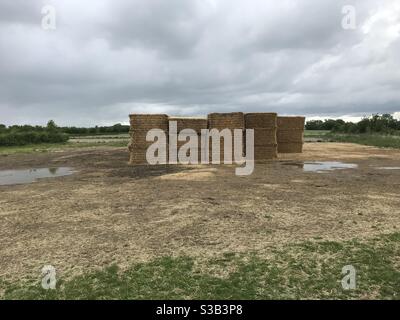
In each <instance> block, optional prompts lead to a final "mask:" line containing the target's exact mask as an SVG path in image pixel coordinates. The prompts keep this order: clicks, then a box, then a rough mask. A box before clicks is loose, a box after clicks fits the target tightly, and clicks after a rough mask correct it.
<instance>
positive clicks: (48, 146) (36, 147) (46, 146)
mask: <svg viewBox="0 0 400 320" xmlns="http://www.w3.org/2000/svg"><path fill="white" fill-rule="evenodd" d="M128 143H129V139H128V138H126V136H125V135H122V136H120V137H118V136H117V137H112V138H110V137H107V138H99V137H90V138H88V137H85V138H80V137H79V138H78V137H76V138H71V139H70V140H69V141H68V142H67V143H42V144H31V145H24V146H15V147H14V146H13V147H3V146H0V155H7V154H15V153H33V152H52V151H62V150H70V149H79V148H92V147H126V146H127V145H128Z"/></svg>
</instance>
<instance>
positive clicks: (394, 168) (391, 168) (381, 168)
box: [375, 167, 400, 170]
mask: <svg viewBox="0 0 400 320" xmlns="http://www.w3.org/2000/svg"><path fill="white" fill-rule="evenodd" d="M375 169H378V170H400V167H377V168H375Z"/></svg>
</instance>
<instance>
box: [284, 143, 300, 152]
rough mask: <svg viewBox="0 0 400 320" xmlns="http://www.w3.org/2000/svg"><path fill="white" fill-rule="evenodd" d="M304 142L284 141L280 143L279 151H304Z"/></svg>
mask: <svg viewBox="0 0 400 320" xmlns="http://www.w3.org/2000/svg"><path fill="white" fill-rule="evenodd" d="M302 152H303V143H300V142H297V143H296V142H282V143H279V144H278V153H302Z"/></svg>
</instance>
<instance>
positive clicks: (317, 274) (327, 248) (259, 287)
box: [3, 233, 400, 299]
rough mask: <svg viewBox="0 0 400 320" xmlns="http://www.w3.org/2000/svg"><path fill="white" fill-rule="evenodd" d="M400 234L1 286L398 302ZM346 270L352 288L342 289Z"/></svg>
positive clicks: (31, 290) (142, 295) (35, 294)
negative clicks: (350, 270) (48, 283)
mask: <svg viewBox="0 0 400 320" xmlns="http://www.w3.org/2000/svg"><path fill="white" fill-rule="evenodd" d="M399 256H400V233H394V234H390V235H385V236H382V237H377V238H374V239H371V240H369V241H366V242H360V241H357V240H354V241H345V242H333V241H330V242H329V241H318V240H312V241H307V242H302V243H299V244H292V245H288V246H286V247H284V248H282V249H277V250H273V252H272V255H271V256H270V257H269V258H268V259H266V258H265V257H262V256H259V255H258V254H257V252H254V253H248V254H236V253H225V254H223V255H221V256H220V257H218V258H215V259H210V260H207V261H197V260H196V259H195V258H193V257H189V256H180V257H176V258H173V257H170V256H167V257H162V258H158V259H155V260H153V261H151V262H148V263H139V264H134V265H132V266H131V267H129V268H127V269H126V270H119V268H118V266H117V265H110V266H109V267H107V268H104V269H102V270H99V271H96V272H91V273H86V274H82V275H80V276H77V277H74V278H72V279H68V280H66V281H63V280H62V279H60V280H59V282H58V285H57V288H56V290H44V289H42V288H41V286H40V281H39V280H37V279H36V280H35V279H33V280H31V281H25V282H20V283H18V284H13V285H10V284H6V283H3V292H4V298H5V299H313V298H318V299H348V298H359V299H372V298H374V299H399V298H400V296H398V295H399V294H400V281H398V280H399V279H400V271H399V269H398V263H399V261H398V257H399ZM344 265H352V266H354V267H355V269H356V271H357V274H356V279H357V289H356V290H354V291H346V290H343V288H342V286H341V279H342V278H343V276H344V275H343V274H341V272H342V268H343V266H344Z"/></svg>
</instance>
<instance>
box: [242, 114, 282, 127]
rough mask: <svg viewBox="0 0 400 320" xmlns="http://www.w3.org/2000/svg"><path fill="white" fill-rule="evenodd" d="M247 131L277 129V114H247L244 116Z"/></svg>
mask: <svg viewBox="0 0 400 320" xmlns="http://www.w3.org/2000/svg"><path fill="white" fill-rule="evenodd" d="M244 119H245V127H246V129H257V128H276V126H277V114H276V113H273V112H269V113H268V112H258V113H246V114H245V115H244Z"/></svg>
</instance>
